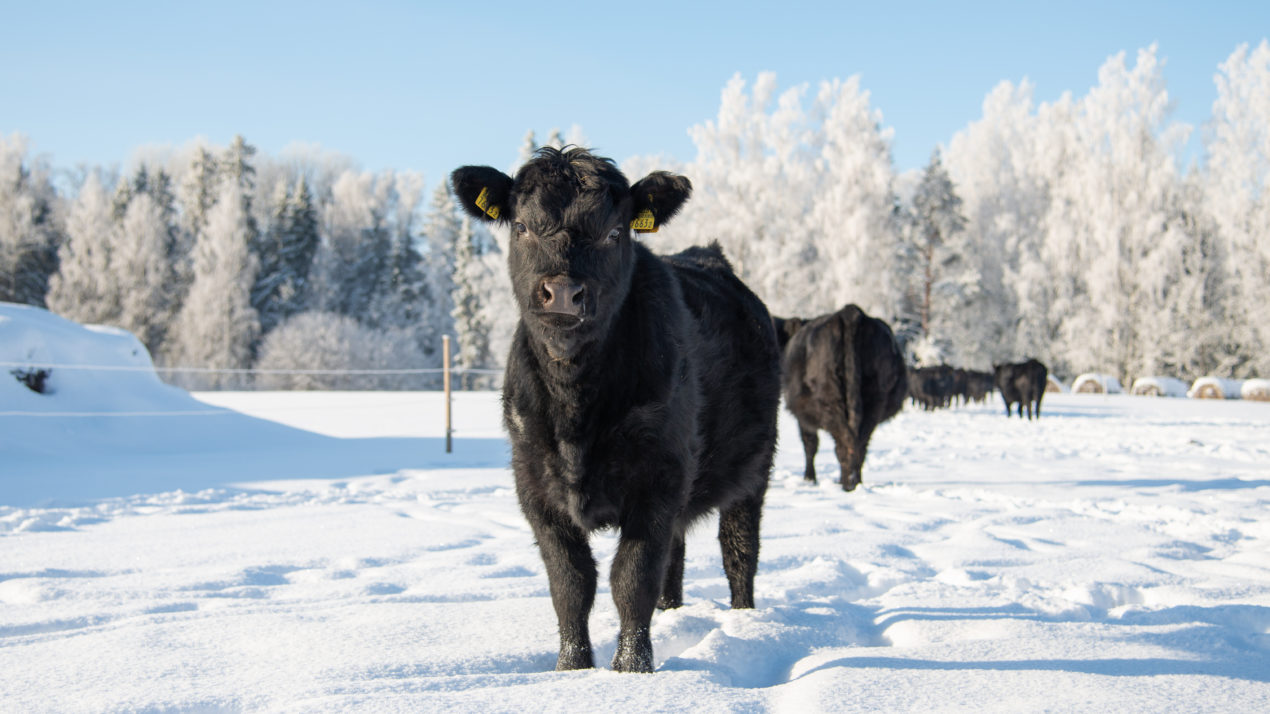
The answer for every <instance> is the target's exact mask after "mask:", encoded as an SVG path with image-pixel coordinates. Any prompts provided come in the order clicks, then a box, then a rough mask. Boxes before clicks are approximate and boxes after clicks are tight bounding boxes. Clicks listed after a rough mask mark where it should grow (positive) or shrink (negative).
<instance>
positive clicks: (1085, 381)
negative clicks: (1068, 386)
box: [1072, 372, 1124, 394]
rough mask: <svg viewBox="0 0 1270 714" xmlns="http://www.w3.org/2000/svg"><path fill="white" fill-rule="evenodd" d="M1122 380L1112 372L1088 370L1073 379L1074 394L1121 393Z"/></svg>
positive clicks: (1122, 389)
mask: <svg viewBox="0 0 1270 714" xmlns="http://www.w3.org/2000/svg"><path fill="white" fill-rule="evenodd" d="M1123 391H1124V388H1123V387H1121V386H1120V380H1119V379H1117V378H1115V377H1113V376H1111V375H1110V374H1099V373H1097V372H1086V373H1084V374H1082V375H1080V376H1078V377H1076V379H1074V380H1073V381H1072V393H1073V394H1120V393H1121V392H1123Z"/></svg>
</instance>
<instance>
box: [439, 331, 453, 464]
mask: <svg viewBox="0 0 1270 714" xmlns="http://www.w3.org/2000/svg"><path fill="white" fill-rule="evenodd" d="M441 355H442V356H441V371H442V373H443V374H444V377H443V381H444V382H445V453H447V454H448V453H450V448H451V446H450V336H449V335H442V336H441Z"/></svg>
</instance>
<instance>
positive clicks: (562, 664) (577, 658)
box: [556, 646, 595, 672]
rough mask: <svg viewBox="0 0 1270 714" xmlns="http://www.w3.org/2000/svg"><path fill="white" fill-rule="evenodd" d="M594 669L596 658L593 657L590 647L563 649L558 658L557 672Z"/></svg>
mask: <svg viewBox="0 0 1270 714" xmlns="http://www.w3.org/2000/svg"><path fill="white" fill-rule="evenodd" d="M593 667H595V658H594V657H592V656H591V648H590V647H572V646H570V647H561V648H560V654H559V656H557V657H556V671H557V672H567V671H570V670H574V669H591V668H593Z"/></svg>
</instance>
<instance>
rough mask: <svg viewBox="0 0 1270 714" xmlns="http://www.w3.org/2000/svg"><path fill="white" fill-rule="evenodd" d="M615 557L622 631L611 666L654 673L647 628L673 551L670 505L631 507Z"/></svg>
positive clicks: (614, 579) (616, 596) (614, 576)
mask: <svg viewBox="0 0 1270 714" xmlns="http://www.w3.org/2000/svg"><path fill="white" fill-rule="evenodd" d="M628 513H633V514H635V515H633V516H630V517H628V518H626V519H624V520H623V523H622V535H621V540H620V541H619V542H618V545H617V554H616V555H615V556H614V557H613V571H612V575H611V582H610V585H611V587H612V589H613V603H614V604H615V605H617V616H618V620H619V622H620V628H621V629H620V631H619V632H618V637H617V652H616V653H615V654H614V655H613V669H614V670H615V671H618V672H652V671H653V640H652V635H651V633H650V631H649V628H650V627H651V623H652V619H653V609H654V608H655V607H656V605H657V599H658V597H659V596H660V595H661V587H662V581H663V578H664V577H665V574H666V565H667V561H668V559H669V555H670V550H671V541H672V540H673V537H672V532H671V531H672V523H671V519H672V517H673V513H674V511H673V509H669V508H665V509H658V510H654V509H651V508H649V509H643V508H634V509H630V510H629V511H628Z"/></svg>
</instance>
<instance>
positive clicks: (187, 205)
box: [172, 143, 220, 302]
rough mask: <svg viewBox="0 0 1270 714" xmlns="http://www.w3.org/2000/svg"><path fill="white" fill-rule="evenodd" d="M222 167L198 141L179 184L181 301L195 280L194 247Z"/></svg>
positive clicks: (175, 252) (175, 253)
mask: <svg viewBox="0 0 1270 714" xmlns="http://www.w3.org/2000/svg"><path fill="white" fill-rule="evenodd" d="M219 171H220V167H219V162H218V161H217V160H216V156H215V154H213V153H212V149H211V148H210V147H208V146H206V145H204V144H201V143H200V144H196V145H195V146H194V148H193V155H192V157H191V158H190V163H189V165H188V166H187V167H186V168H185V171H184V173H183V174H182V175H181V178H180V180H179V181H178V183H177V191H176V193H177V196H176V198H177V203H178V204H180V206H181V212H180V216H181V219H180V224H179V228H178V231H177V233H176V240H175V242H174V244H173V246H172V265H173V271H174V272H175V275H176V278H175V280H176V285H175V286H174V289H173V293H174V295H175V299H176V300H177V301H178V302H181V301H183V300H184V299H185V295H186V293H188V292H189V290H190V284H191V283H192V282H193V280H194V275H193V262H194V246H195V244H196V243H197V242H198V239H199V236H201V235H202V234H203V229H204V228H205V227H206V226H207V216H208V213H209V212H210V211H211V210H212V206H213V204H215V203H216V195H217V191H218V187H219V185H220V173H219Z"/></svg>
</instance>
